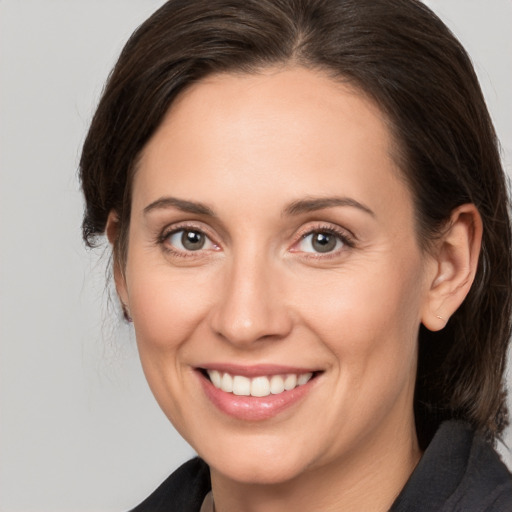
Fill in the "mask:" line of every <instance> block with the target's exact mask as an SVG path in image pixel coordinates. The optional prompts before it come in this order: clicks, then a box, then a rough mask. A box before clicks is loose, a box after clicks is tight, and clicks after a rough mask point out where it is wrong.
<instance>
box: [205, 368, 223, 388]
mask: <svg viewBox="0 0 512 512" xmlns="http://www.w3.org/2000/svg"><path fill="white" fill-rule="evenodd" d="M208 377H210V380H211V381H212V384H213V385H214V386H215V387H216V388H220V386H221V382H222V377H221V376H220V373H219V372H218V371H217V370H208Z"/></svg>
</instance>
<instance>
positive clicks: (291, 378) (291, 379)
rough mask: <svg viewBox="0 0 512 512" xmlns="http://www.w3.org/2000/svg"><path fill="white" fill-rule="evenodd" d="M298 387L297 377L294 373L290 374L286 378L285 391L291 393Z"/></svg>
mask: <svg viewBox="0 0 512 512" xmlns="http://www.w3.org/2000/svg"><path fill="white" fill-rule="evenodd" d="M296 385H297V375H295V374H293V373H289V374H288V375H286V377H285V378H284V389H286V391H290V389H293V388H294V387H295V386H296Z"/></svg>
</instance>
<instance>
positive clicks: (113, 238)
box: [105, 210, 132, 322]
mask: <svg viewBox="0 0 512 512" xmlns="http://www.w3.org/2000/svg"><path fill="white" fill-rule="evenodd" d="M105 234H106V235H107V239H108V241H109V243H110V244H111V246H112V253H113V257H112V264H113V268H112V271H113V275H114V282H115V285H116V291H117V295H118V297H119V301H120V302H121V308H122V310H123V316H124V318H125V320H126V321H128V322H131V321H132V319H131V316H130V309H129V303H128V293H127V290H126V280H125V277H124V272H123V267H122V263H121V258H120V257H119V254H117V252H118V250H119V249H118V247H117V238H118V236H119V216H118V214H117V212H115V211H114V210H112V211H111V212H110V213H109V214H108V218H107V224H106V227H105Z"/></svg>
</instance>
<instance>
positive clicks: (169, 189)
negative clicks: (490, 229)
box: [117, 68, 431, 483]
mask: <svg viewBox="0 0 512 512" xmlns="http://www.w3.org/2000/svg"><path fill="white" fill-rule="evenodd" d="M392 152H393V141H392V139H391V136H390V133H389V131H388V129H387V127H386V122H385V120H384V118H383V115H382V114H381V112H380V111H379V109H378V108H377V107H376V106H375V105H374V104H373V103H372V102H371V101H370V100H368V99H367V98H366V97H364V96H363V95H362V94H360V93H358V92H357V91H354V90H351V89H349V88H348V87H347V86H345V85H343V84H340V83H336V82H334V81H332V80H331V79H329V78H327V77H326V76H323V75H321V74H319V73H318V72H312V71H308V70H305V69H300V68H294V69H293V68H292V69H285V70H269V71H266V72H263V73H261V74H258V75H230V74H225V75H218V76H213V77H210V78H208V79H205V80H203V81H202V82H200V83H198V84H195V85H194V86H192V87H191V88H189V89H188V90H187V91H186V92H184V93H183V94H182V95H181V96H180V97H179V99H178V100H177V101H176V102H175V103H174V104H173V106H172V108H171V109H170V111H169V112H168V114H167V115H166V117H165V119H164V121H163V123H162V124H161V126H160V127H159V129H158V131H157V132H156V134H155V135H154V136H153V138H152V139H151V140H150V142H149V143H148V144H147V146H146V147H145V149H144V151H143V154H142V158H141V160H140V165H139V167H138V170H137V173H136V176H135V179H134V184H133V203H132V217H131V224H130V228H129V244H128V251H127V259H126V266H125V268H124V272H123V277H120V276H121V273H120V272H118V278H117V285H118V290H119V293H120V295H121V299H122V300H123V301H124V302H125V303H126V304H127V305H128V307H129V310H130V314H131V316H132V318H133V322H134V326H135V331H136V338H137V343H138V347H139V352H140V357H141V361H142V365H143V368H144V372H145V374H146V377H147V380H148V382H149V385H150V387H151V389H152V391H153V393H154V395H155V397H156V399H157V401H158V403H159V404H160V406H161V408H162V409H163V411H164V412H165V414H166V415H167V416H168V418H169V419H170V420H171V422H172V423H173V424H174V425H175V427H176V428H177V429H178V430H179V432H180V433H181V434H182V435H183V436H184V437H185V438H186V439H187V440H188V441H189V442H190V444H191V445H192V446H193V447H194V448H195V449H196V450H197V452H198V453H199V455H201V456H202V457H203V458H204V459H205V460H206V461H207V462H208V463H209V464H210V466H211V467H212V471H215V472H218V473H221V474H223V475H225V476H227V477H228V478H231V479H233V480H238V481H245V482H260V483H270V482H283V481H287V480H290V479H293V478H294V477H297V476H299V475H301V474H305V473H307V472H311V471H314V470H316V469H319V468H322V467H326V466H328V465H333V464H335V465H345V466H346V467H349V466H350V465H354V464H357V463H358V462H357V461H364V460H365V458H366V461H367V462H368V461H369V460H371V458H375V457H378V456H379V454H384V452H385V450H389V449H390V448H389V446H390V445H391V446H393V443H395V446H396V443H399V442H400V441H399V440H400V439H402V440H404V441H405V442H409V443H411V445H412V444H413V442H414V420H413V408H412V404H413V391H414V381H415V372H416V356H417V351H416V342H417V334H418V327H419V325H420V322H421V316H422V311H423V309H424V308H425V307H426V306H425V305H426V302H427V297H428V293H427V292H428V282H429V275H430V274H429V272H430V270H429V269H430V267H431V265H430V263H429V261H428V259H427V256H426V255H425V254H423V253H422V251H421V250H420V248H419V246H418V242H417V237H416V234H415V226H414V212H413V200H412V197H411V194H410V192H409V190H408V189H407V187H406V185H405V183H404V181H403V179H402V178H401V174H400V170H399V169H398V168H397V166H396V164H395V162H394V160H393V157H392Z"/></svg>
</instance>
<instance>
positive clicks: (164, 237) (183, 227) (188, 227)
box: [156, 224, 218, 258]
mask: <svg viewBox="0 0 512 512" xmlns="http://www.w3.org/2000/svg"><path fill="white" fill-rule="evenodd" d="M181 231H192V232H197V233H201V234H202V235H204V236H205V237H206V238H207V239H208V240H209V241H210V242H211V243H212V244H213V245H214V246H216V247H218V244H217V243H215V242H214V241H213V239H212V237H211V236H210V235H209V234H208V233H207V230H205V229H204V227H202V226H198V225H194V224H179V225H177V226H172V228H169V229H164V230H163V231H162V233H161V234H160V235H159V236H158V237H157V239H156V243H157V245H159V246H160V247H161V248H162V250H163V251H165V252H166V253H169V254H172V256H173V257H178V258H194V257H195V258H197V256H198V255H199V254H198V253H202V252H203V251H202V250H197V251H182V250H178V249H175V248H173V247H172V245H170V244H168V243H166V242H167V241H168V239H169V237H170V236H172V235H175V234H176V233H179V232H181Z"/></svg>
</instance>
